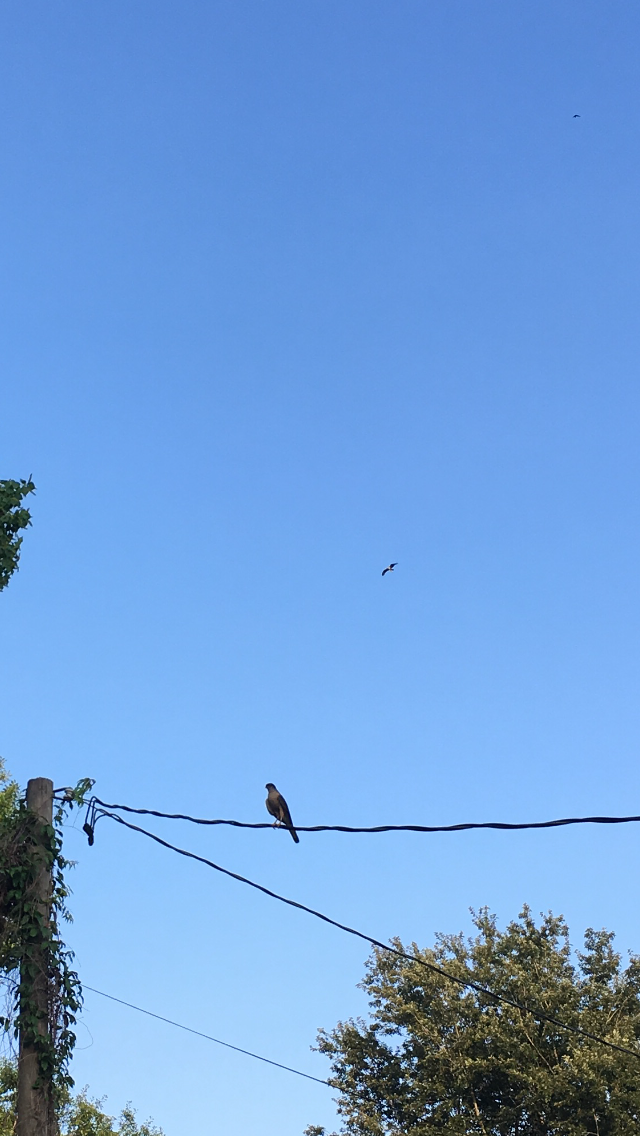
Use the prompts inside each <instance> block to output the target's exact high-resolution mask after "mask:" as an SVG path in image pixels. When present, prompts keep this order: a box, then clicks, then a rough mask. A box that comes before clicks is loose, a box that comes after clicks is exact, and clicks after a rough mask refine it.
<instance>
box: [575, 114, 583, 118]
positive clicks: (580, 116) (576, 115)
mask: <svg viewBox="0 0 640 1136" xmlns="http://www.w3.org/2000/svg"><path fill="white" fill-rule="evenodd" d="M573 117H574V118H582V115H581V114H574V116H573Z"/></svg>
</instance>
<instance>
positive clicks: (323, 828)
mask: <svg viewBox="0 0 640 1136" xmlns="http://www.w3.org/2000/svg"><path fill="white" fill-rule="evenodd" d="M91 800H92V801H94V802H95V803H96V804H97V805H100V806H101V807H102V808H103V809H115V810H116V811H118V812H126V813H137V814H138V815H139V816H154V817H160V818H161V819H162V820H186V821H189V822H190V823H191V824H205V825H212V824H227V825H231V827H233V828H273V822H272V821H262V822H260V823H257V824H250V823H248V822H247V821H242V820H207V819H205V818H202V817H193V816H188V815H187V814H186V813H161V812H158V810H157V809H134V808H132V807H131V805H109V804H107V803H106V802H105V801H101V800H100V798H99V797H92V798H91ZM639 821H640V816H620V817H616V816H587V817H561V818H560V819H559V820H537V821H529V822H526V823H523V824H507V823H506V822H503V821H473V822H469V823H466V824H379V825H375V826H374V827H373V828H353V827H351V826H350V825H346V824H315V825H311V826H307V827H305V826H304V825H299V824H297V825H296V832H354V833H358V832H467V831H469V830H470V829H474V828H493V829H498V830H499V831H501V832H517V831H521V830H522V829H529V828H563V827H564V826H565V825H568V824H634V823H635V824H637V823H638V822H639Z"/></svg>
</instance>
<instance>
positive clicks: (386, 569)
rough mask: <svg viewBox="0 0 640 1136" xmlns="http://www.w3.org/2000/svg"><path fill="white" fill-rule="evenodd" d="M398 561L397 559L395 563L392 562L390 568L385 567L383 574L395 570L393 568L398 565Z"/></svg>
mask: <svg viewBox="0 0 640 1136" xmlns="http://www.w3.org/2000/svg"><path fill="white" fill-rule="evenodd" d="M397 563H398V561H397V560H396V561H395V563H393V564H390V565H389V567H388V568H384V569H383V572H382V575H383V576H386V574H387V572H393V569H394V568H395V567H396V564H397Z"/></svg>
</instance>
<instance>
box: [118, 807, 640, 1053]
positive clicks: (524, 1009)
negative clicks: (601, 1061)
mask: <svg viewBox="0 0 640 1136" xmlns="http://www.w3.org/2000/svg"><path fill="white" fill-rule="evenodd" d="M100 816H107V817H110V818H111V820H115V821H117V822H118V824H122V825H124V827H125V828H130V829H131V830H132V832H140V833H142V835H143V836H147V837H149V839H150V840H155V842H156V844H161V845H162V846H163V848H168V849H169V850H170V851H171V852H177V853H178V855H179V856H186V857H187V858H188V859H190V860H198V861H199V863H201V864H206V865H207V867H209V868H213V869H214V870H215V871H216V872H221V873H222V874H223V875H225V876H230V877H231V879H233V880H238V882H239V883H241V884H247V885H248V886H249V887H252V888H255V890H256V891H261V892H262V893H263V895H268V896H269V897H270V898H271V899H277V900H279V902H280V903H286V904H287V905H288V906H289V907H296V908H297V909H298V910H299V911H306V912H307V914H308V915H313V916H315V918H316V919H322V921H323V923H329V924H330V925H331V926H332V927H337V928H338V930H340V931H346V933H347V934H348V935H355V936H356V938H358V939H364V941H365V942H366V943H369V944H370V945H371V946H373V947H378V948H379V949H380V950H382V951H388V952H390V953H391V954H393V955H397V957H398V958H403V959H406V960H407V961H408V962H412V963H418V964H419V965H420V966H424V967H426V969H427V970H431V971H434V972H435V973H436V974H440V975H441V976H442V977H443V978H448V979H449V980H450V981H451V982H455V983H457V985H458V986H463V987H468V988H469V989H471V990H475V991H476V993H477V994H484V995H485V996H486V997H487V998H493V999H495V1001H496V1002H502V1003H503V1004H504V1005H506V1006H512V1007H513V1009H515V1010H519V1011H520V1012H521V1013H523V1014H530V1015H531V1017H532V1018H534V1019H535V1020H536V1021H538V1022H548V1023H549V1024H550V1025H553V1026H557V1028H558V1029H563V1030H567V1032H568V1033H573V1034H575V1035H576V1036H577V1037H584V1038H588V1039H589V1040H590V1041H596V1042H598V1043H599V1044H600V1045H606V1046H607V1047H608V1048H609V1049H615V1050H617V1052H618V1053H626V1054H627V1055H628V1056H629V1057H635V1058H636V1060H640V1051H636V1050H633V1049H628V1048H627V1047H626V1046H624V1045H616V1043H615V1042H613V1041H607V1040H606V1039H605V1038H603V1037H598V1035H597V1034H595V1033H589V1031H588V1030H583V1029H580V1028H579V1027H578V1026H570V1025H567V1024H566V1022H561V1021H559V1020H558V1018H553V1017H551V1016H550V1015H549V1014H543V1013H542V1012H541V1011H539V1010H534V1009H532V1008H531V1007H530V1006H526V1005H525V1004H524V1003H523V1002H517V1001H516V1000H515V998H508V997H507V996H506V995H505V994H496V993H495V991H493V990H489V989H488V987H486V986H481V985H480V984H479V983H478V982H473V980H472V979H470V978H460V977H458V975H456V974H451V973H450V972H449V971H447V970H444V969H443V968H442V967H441V966H437V964H436V963H433V962H426V961H425V960H424V959H421V958H417V957H416V955H410V954H407V953H406V951H401V950H399V948H398V947H392V946H389V945H388V944H387V943H383V942H381V940H380V939H374V938H373V937H372V936H371V935H365V934H364V932H363V931H357V930H356V929H355V928H354V927H348V926H347V925H346V923H339V922H338V921H337V919H331V918H330V917H329V916H328V915H323V914H322V912H320V911H315V910H314V909H313V907H307V906H306V905H305V904H304V903H298V902H297V900H295V899H287V898H286V897H285V896H284V895H278V893H277V892H275V891H271V889H270V888H267V887H264V886H263V885H262V884H257V883H255V882H254V881H253V880H249V879H247V877H246V876H240V875H238V873H237V872H232V871H230V870H229V868H222V867H221V866H220V865H219V864H214V862H213V860H207V858H206V857H205V856H198V855H197V854H196V853H195V852H188V851H187V850H186V849H184V848H178V847H177V846H176V845H175V844H170V843H169V842H168V841H167V840H163V839H162V837H161V836H156V835H155V833H153V832H148V831H147V830H146V829H145V828H139V827H138V825H136V824H131V823H130V822H129V821H127V820H124V819H123V817H121V816H118V815H117V813H107V812H103V813H100V814H98V819H99V817H100Z"/></svg>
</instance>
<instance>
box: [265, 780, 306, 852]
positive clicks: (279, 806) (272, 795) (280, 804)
mask: <svg viewBox="0 0 640 1136" xmlns="http://www.w3.org/2000/svg"><path fill="white" fill-rule="evenodd" d="M265 789H267V790H268V792H269V796H268V797H267V799H266V801H265V805H266V806H267V812H269V813H271V816H272V817H275V818H276V819H275V821H274V822H273V827H274V828H275V827H276V825H281V824H283V825H284V826H285V828H288V829H289V832H290V833H291V835H292V837H293V839H294V840H295V842H296V844H299V843H300V840H299V838H298V833H297V832H296V830H295V828H294V827H293V821H292V820H291V813H290V812H289V806H288V804H287V802H286V801H285V799H284V797H283V796H282V793H279V792H278V790H277V789H276V787H275V785H274V784H273V782H272V781H267V784H266V785H265Z"/></svg>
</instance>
